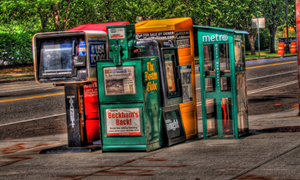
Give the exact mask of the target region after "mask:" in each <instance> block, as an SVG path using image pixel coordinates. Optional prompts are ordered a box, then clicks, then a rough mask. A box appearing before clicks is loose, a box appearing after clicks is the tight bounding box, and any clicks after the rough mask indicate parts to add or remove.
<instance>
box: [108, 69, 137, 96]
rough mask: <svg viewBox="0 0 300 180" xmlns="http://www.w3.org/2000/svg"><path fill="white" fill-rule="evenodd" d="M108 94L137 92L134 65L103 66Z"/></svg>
mask: <svg viewBox="0 0 300 180" xmlns="http://www.w3.org/2000/svg"><path fill="white" fill-rule="evenodd" d="M103 78H104V89H105V94H106V95H122V94H136V82H135V81H136V80H135V68H134V66H125V67H106V68H103Z"/></svg>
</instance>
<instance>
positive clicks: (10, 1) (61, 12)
mask: <svg viewBox="0 0 300 180" xmlns="http://www.w3.org/2000/svg"><path fill="white" fill-rule="evenodd" d="M97 2H98V0H18V1H16V0H6V1H2V2H1V3H0V8H1V9H2V10H0V13H1V15H3V16H1V21H2V22H5V23H7V24H9V22H10V21H11V20H16V21H18V22H20V23H27V22H35V23H36V22H38V21H39V22H40V27H41V28H42V29H43V30H45V29H46V28H47V27H48V26H49V29H55V30H56V31H64V30H66V29H67V27H68V23H69V21H70V19H73V20H74V21H75V22H77V23H78V19H81V20H82V19H84V22H85V23H89V22H91V21H95V20H98V19H97V18H98V15H97V11H98V9H97V7H98V6H96V3H97ZM84 22H82V21H81V22H80V23H78V24H81V23H84ZM77 23H76V25H77Z"/></svg>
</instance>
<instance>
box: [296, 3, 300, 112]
mask: <svg viewBox="0 0 300 180" xmlns="http://www.w3.org/2000/svg"><path fill="white" fill-rule="evenodd" d="M296 25H297V28H296V29H297V55H298V58H297V61H298V88H299V103H300V43H299V41H300V0H296ZM298 116H300V106H299V112H298Z"/></svg>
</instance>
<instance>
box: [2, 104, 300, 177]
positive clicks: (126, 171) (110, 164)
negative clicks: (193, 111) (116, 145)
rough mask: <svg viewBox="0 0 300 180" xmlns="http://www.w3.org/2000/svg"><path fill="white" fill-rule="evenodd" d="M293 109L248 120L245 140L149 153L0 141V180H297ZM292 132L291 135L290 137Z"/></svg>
mask: <svg viewBox="0 0 300 180" xmlns="http://www.w3.org/2000/svg"><path fill="white" fill-rule="evenodd" d="M297 113H298V108H294V109H292V110H289V111H284V112H279V113H272V114H263V115H251V116H249V123H250V135H249V136H247V137H244V138H240V139H226V140H221V139H220V140H202V139H193V140H189V141H187V142H185V143H181V144H177V145H174V146H171V147H166V148H162V149H159V150H156V151H152V152H114V153H111V152H105V153H102V151H101V150H99V151H95V152H92V153H61V154H39V152H40V151H41V150H45V149H48V148H52V147H57V146H62V145H66V144H67V134H57V135H50V136H39V137H31V138H23V139H8V140H2V141H0V179H30V180H34V179H43V180H48V179H87V180H89V179H194V180H206V179H207V180H208V179H209V180H210V179H213V180H226V179H238V180H253V179H256V180H272V179H276V180H281V179H285V180H292V179H293V180H296V179H300V173H299V172H300V132H299V130H300V117H297V116H296V115H297ZM290 131H294V132H290Z"/></svg>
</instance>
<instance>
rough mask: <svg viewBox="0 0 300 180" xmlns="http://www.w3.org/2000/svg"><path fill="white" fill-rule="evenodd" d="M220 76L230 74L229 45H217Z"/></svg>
mask: <svg viewBox="0 0 300 180" xmlns="http://www.w3.org/2000/svg"><path fill="white" fill-rule="evenodd" d="M219 58H220V71H221V74H230V61H229V44H228V43H226V44H219Z"/></svg>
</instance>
